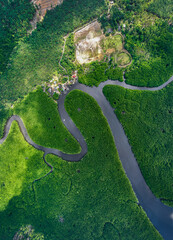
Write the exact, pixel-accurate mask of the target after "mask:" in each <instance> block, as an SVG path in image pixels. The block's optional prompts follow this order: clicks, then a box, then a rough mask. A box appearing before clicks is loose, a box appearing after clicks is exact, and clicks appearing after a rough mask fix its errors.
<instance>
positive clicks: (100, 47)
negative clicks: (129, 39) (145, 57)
mask: <svg viewBox="0 0 173 240" xmlns="http://www.w3.org/2000/svg"><path fill="white" fill-rule="evenodd" d="M74 38H75V45H76V60H77V62H78V63H80V64H84V63H90V62H93V61H96V60H98V61H101V60H103V58H104V56H105V55H106V56H108V57H112V58H113V62H114V64H118V65H119V66H121V67H123V66H126V65H127V64H130V61H131V57H130V54H129V53H128V52H127V51H125V50H124V47H123V45H124V44H123V36H122V35H121V34H115V35H113V36H112V35H110V36H109V37H105V35H104V34H103V32H102V30H101V26H100V24H99V23H98V22H97V21H95V22H93V23H91V24H89V25H87V26H86V27H84V28H82V29H81V30H79V31H77V32H76V33H75V37H74ZM123 50H124V52H123Z"/></svg>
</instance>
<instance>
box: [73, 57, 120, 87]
mask: <svg viewBox="0 0 173 240" xmlns="http://www.w3.org/2000/svg"><path fill="white" fill-rule="evenodd" d="M113 61H114V60H113V58H110V60H109V62H107V61H101V62H98V61H96V62H92V63H89V64H85V65H83V66H79V67H78V80H79V82H80V83H83V84H86V85H88V86H98V85H99V84H100V83H101V82H104V81H106V80H108V79H111V80H119V81H123V69H122V68H119V67H117V65H116V64H112V62H113ZM114 65H115V66H114Z"/></svg>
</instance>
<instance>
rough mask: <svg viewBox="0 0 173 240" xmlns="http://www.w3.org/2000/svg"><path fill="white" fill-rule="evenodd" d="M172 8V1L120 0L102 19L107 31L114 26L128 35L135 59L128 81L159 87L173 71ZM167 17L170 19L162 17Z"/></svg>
mask: <svg viewBox="0 0 173 240" xmlns="http://www.w3.org/2000/svg"><path fill="white" fill-rule="evenodd" d="M161 6H162V7H161ZM172 10H173V4H172V1H170V0H166V1H162V0H154V1H144V0H137V1H136V0H130V1H129V0H118V1H116V2H115V5H114V6H113V7H112V8H111V11H110V17H109V18H107V16H106V14H103V15H102V17H101V18H100V19H99V20H100V22H101V24H102V28H103V30H104V32H105V33H106V34H110V33H109V29H111V30H112V31H113V33H114V32H115V31H117V30H118V31H121V32H122V34H123V35H124V36H125V38H124V41H125V49H127V51H128V52H129V53H130V55H131V56H132V59H133V62H132V64H131V65H130V66H129V67H128V68H127V69H126V74H125V77H126V79H127V83H129V84H132V85H138V86H150V87H152V86H158V85H160V84H162V83H163V82H165V81H167V80H168V79H169V77H170V76H171V75H172V74H173V25H172V20H171V19H170V18H171V16H172V15H171V13H172ZM152 13H154V14H155V13H156V14H157V16H156V15H154V14H152ZM159 16H160V18H159ZM166 16H167V17H170V18H168V19H163V18H162V17H166Z"/></svg>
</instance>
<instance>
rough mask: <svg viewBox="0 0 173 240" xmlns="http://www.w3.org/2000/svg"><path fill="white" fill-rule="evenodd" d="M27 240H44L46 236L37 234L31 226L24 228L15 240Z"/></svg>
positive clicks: (16, 235)
mask: <svg viewBox="0 0 173 240" xmlns="http://www.w3.org/2000/svg"><path fill="white" fill-rule="evenodd" d="M19 239H27V240H44V236H43V235H42V234H40V233H35V231H34V229H33V228H32V226H31V225H27V226H22V227H21V228H20V229H19V231H18V232H17V233H16V234H15V238H14V240H19Z"/></svg>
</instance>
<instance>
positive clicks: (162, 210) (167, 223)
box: [0, 76, 173, 240]
mask: <svg viewBox="0 0 173 240" xmlns="http://www.w3.org/2000/svg"><path fill="white" fill-rule="evenodd" d="M172 81H173V76H172V77H171V78H170V79H169V80H168V81H167V82H165V83H164V84H162V85H161V86H159V87H154V88H147V87H136V86H131V85H128V84H126V83H125V82H119V81H111V80H108V81H106V82H102V83H101V84H100V85H99V86H98V87H88V86H85V85H83V84H80V83H76V84H74V85H72V86H71V87H70V89H69V90H68V91H66V92H64V93H63V94H62V95H61V96H60V98H59V100H58V109H59V113H60V117H61V120H62V122H63V123H64V125H65V126H66V127H67V129H68V130H69V132H70V133H71V134H72V135H73V136H74V137H75V138H76V139H77V141H78V142H79V143H80V146H81V152H80V153H79V154H66V153H63V152H61V151H59V150H57V149H53V148H46V147H43V146H40V145H38V144H36V143H34V142H33V141H32V140H31V138H30V137H29V135H28V133H27V130H26V128H25V126H24V124H23V121H22V120H21V118H20V117H19V116H16V115H13V116H12V117H11V118H10V119H9V120H8V121H7V124H6V126H5V129H4V136H3V138H2V139H1V140H0V144H2V143H3V142H4V140H5V139H6V138H7V136H8V133H9V130H10V126H11V123H12V122H13V121H14V120H15V121H17V122H18V124H19V127H20V130H21V132H22V134H23V136H24V138H25V140H26V141H27V142H28V143H29V144H31V145H32V146H33V147H35V148H36V149H38V150H42V151H43V152H44V157H45V156H46V154H54V155H57V156H59V157H61V158H62V159H64V160H67V161H72V162H76V161H80V160H81V159H82V158H83V157H84V156H85V154H87V144H86V142H85V140H84V138H83V136H82V134H81V133H80V131H79V129H78V128H77V127H76V126H75V124H74V123H73V121H72V120H71V118H70V117H69V115H68V113H67V112H66V110H65V107H64V101H65V97H66V95H67V94H68V93H69V92H70V91H72V90H74V89H79V90H81V91H83V92H86V93H88V94H89V95H90V96H92V97H93V98H94V99H95V100H96V101H97V103H98V104H99V106H100V107H101V109H102V112H103V114H104V116H105V117H106V119H107V121H108V124H109V126H110V128H111V131H112V135H113V137H114V141H115V145H116V148H117V150H118V154H119V158H120V160H121V162H122V165H123V168H124V170H125V172H126V175H127V177H128V178H129V180H130V182H131V184H132V188H133V190H134V192H135V194H136V196H137V198H138V201H139V204H140V205H141V206H142V208H143V209H144V210H145V212H146V214H147V216H148V217H149V219H150V221H151V222H152V223H153V225H154V226H155V227H156V229H157V230H158V231H159V232H160V234H161V235H162V236H163V238H164V239H165V240H172V239H173V208H171V207H168V206H166V205H164V204H163V203H162V202H161V201H160V200H159V199H157V198H156V197H155V196H154V195H153V193H152V192H151V190H150V189H149V187H148V186H147V184H146V182H145V180H144V178H143V176H142V174H141V171H140V169H139V166H138V163H137V161H136V159H135V157H134V154H133V152H132V150H131V146H130V145H129V142H128V139H127V136H126V135H125V132H124V130H123V127H122V125H121V123H120V122H119V120H118V119H117V117H116V115H115V113H114V109H113V108H112V107H111V105H110V104H109V102H108V101H107V100H106V98H105V96H104V95H103V93H102V90H103V87H104V86H106V85H110V84H111V85H117V86H121V87H124V88H127V89H131V90H147V91H157V90H160V89H163V88H164V87H166V86H167V85H168V84H169V83H171V82H172ZM46 164H48V163H47V162H46ZM48 166H49V167H51V171H50V172H52V166H51V165H49V164H48Z"/></svg>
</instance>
